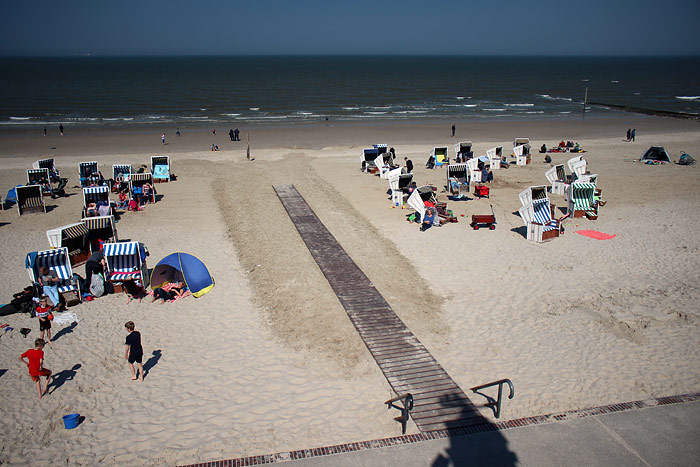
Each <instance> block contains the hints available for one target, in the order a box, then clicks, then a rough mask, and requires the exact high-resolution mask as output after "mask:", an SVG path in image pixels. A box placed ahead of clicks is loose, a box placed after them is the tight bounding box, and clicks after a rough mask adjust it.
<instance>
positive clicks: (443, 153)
mask: <svg viewBox="0 0 700 467" xmlns="http://www.w3.org/2000/svg"><path fill="white" fill-rule="evenodd" d="M430 157H432V158H433V162H434V163H435V167H440V166H442V165H444V164H449V163H450V157H449V153H448V150H447V146H439V147H434V148H433V149H432V150H431V151H430Z"/></svg>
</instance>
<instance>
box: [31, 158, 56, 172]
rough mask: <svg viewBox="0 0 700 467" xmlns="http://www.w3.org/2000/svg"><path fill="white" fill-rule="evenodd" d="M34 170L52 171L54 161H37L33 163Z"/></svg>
mask: <svg viewBox="0 0 700 467" xmlns="http://www.w3.org/2000/svg"><path fill="white" fill-rule="evenodd" d="M34 168H36V169H49V170H53V169H54V160H53V159H39V160H38V161H36V162H35V163H34Z"/></svg>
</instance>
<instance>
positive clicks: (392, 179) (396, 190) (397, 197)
mask: <svg viewBox="0 0 700 467" xmlns="http://www.w3.org/2000/svg"><path fill="white" fill-rule="evenodd" d="M403 172H404V169H403V168H402V167H399V168H397V169H394V170H392V171H391V172H390V173H389V188H390V189H391V202H392V203H394V206H401V209H403V206H404V195H405V194H406V192H407V191H408V187H409V186H411V182H412V181H413V174H407V173H403Z"/></svg>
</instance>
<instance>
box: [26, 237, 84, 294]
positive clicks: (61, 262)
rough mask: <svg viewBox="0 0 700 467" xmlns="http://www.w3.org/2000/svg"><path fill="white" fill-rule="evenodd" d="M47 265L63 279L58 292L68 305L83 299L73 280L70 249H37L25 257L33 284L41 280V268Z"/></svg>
mask: <svg viewBox="0 0 700 467" xmlns="http://www.w3.org/2000/svg"><path fill="white" fill-rule="evenodd" d="M42 266H46V267H47V268H49V270H51V271H54V272H55V273H56V276H58V278H59V279H61V280H62V283H61V285H59V286H58V293H59V294H60V295H61V296H62V297H63V299H64V300H65V301H66V304H67V305H68V306H73V305H76V304H78V303H80V301H81V297H80V287H79V285H78V284H77V283H76V284H74V283H73V282H71V280H72V278H73V269H72V268H71V264H70V256H69V255H68V249H67V248H65V247H63V248H55V249H53V250H43V251H35V252H33V253H29V254H28V255H27V257H26V259H25V268H26V269H27V273H28V274H29V280H30V281H31V282H32V284H38V282H39V268H41V267H42Z"/></svg>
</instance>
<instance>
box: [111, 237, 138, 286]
mask: <svg viewBox="0 0 700 467" xmlns="http://www.w3.org/2000/svg"><path fill="white" fill-rule="evenodd" d="M103 253H104V256H105V259H106V260H107V267H108V269H109V270H110V272H111V275H110V276H109V278H110V280H112V281H123V280H129V279H134V280H136V279H141V278H142V271H141V266H142V264H143V261H142V259H141V248H140V247H139V244H138V242H121V243H105V244H104V250H103Z"/></svg>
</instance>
